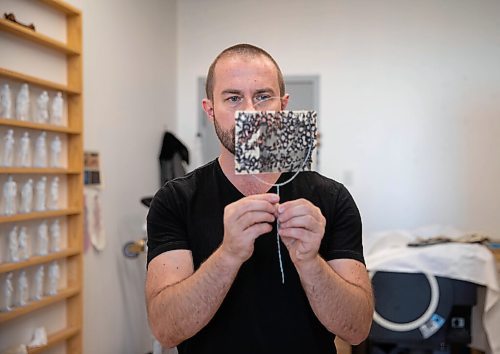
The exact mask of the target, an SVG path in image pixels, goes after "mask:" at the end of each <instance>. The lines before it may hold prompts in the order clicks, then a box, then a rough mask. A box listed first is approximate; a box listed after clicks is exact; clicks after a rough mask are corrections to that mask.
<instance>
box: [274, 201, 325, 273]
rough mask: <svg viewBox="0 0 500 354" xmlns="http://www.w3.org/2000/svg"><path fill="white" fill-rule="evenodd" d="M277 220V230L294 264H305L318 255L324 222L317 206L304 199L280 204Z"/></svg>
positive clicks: (323, 231)
mask: <svg viewBox="0 0 500 354" xmlns="http://www.w3.org/2000/svg"><path fill="white" fill-rule="evenodd" d="M278 222H279V230H278V232H279V234H280V236H281V239H282V240H283V243H284V244H285V246H286V247H287V248H288V252H289V253H290V257H291V259H292V261H293V263H294V264H296V265H297V264H298V263H304V264H305V263H307V262H308V261H310V260H313V259H314V258H315V257H316V256H317V255H318V251H319V246H320V244H321V240H322V238H323V235H324V233H325V224H326V220H325V217H324V216H323V214H321V210H320V209H319V208H318V207H316V206H314V205H313V204H312V203H311V202H310V201H308V200H306V199H297V200H293V201H289V202H286V203H283V204H280V205H279V207H278Z"/></svg>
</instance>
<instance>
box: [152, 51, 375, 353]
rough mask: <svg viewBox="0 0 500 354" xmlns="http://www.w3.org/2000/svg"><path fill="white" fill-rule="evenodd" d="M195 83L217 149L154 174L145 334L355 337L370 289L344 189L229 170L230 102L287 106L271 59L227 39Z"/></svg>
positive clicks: (288, 343)
mask: <svg viewBox="0 0 500 354" xmlns="http://www.w3.org/2000/svg"><path fill="white" fill-rule="evenodd" d="M206 94H207V98H205V99H204V100H203V102H202V104H203V109H204V110H205V112H206V114H207V116H208V119H210V120H211V121H213V123H214V126H215V130H216V133H217V136H218V137H219V140H220V143H221V150H220V151H221V153H220V156H219V157H218V159H216V160H214V161H212V162H210V163H208V164H207V165H205V166H203V167H200V168H199V169H197V170H195V171H193V172H191V173H189V174H188V175H187V176H185V177H182V178H178V179H175V180H173V181H170V182H168V183H166V184H165V185H164V186H163V187H162V188H161V189H160V191H158V193H157V194H156V196H155V198H154V199H153V202H152V204H151V208H150V212H149V214H148V272H147V281H146V297H147V308H148V315H149V321H150V325H151V328H152V331H153V333H154V335H155V336H156V338H157V339H158V340H159V341H160V342H161V343H162V344H163V346H165V347H174V346H176V345H177V346H178V350H179V352H180V353H234V354H241V353H255V354H262V353H287V354H289V353H308V354H309V353H335V352H336V350H335V346H334V343H333V340H334V337H335V336H334V335H338V336H339V337H341V338H342V339H344V340H346V341H347V342H350V343H352V344H357V343H359V342H361V341H362V340H364V339H365V338H366V336H367V334H368V331H369V328H370V324H371V318H372V312H373V299H372V292H371V287H370V281H369V278H368V275H367V271H366V268H365V266H364V263H363V262H364V259H363V254H362V245H361V220H360V216H359V212H358V209H357V207H356V205H355V203H354V201H353V199H352V197H351V196H350V194H349V192H348V191H347V190H346V189H345V187H344V186H342V185H341V184H340V183H337V182H335V181H332V180H330V179H327V178H325V177H322V176H320V175H319V174H317V173H315V172H302V173H300V174H299V175H298V176H297V177H296V178H295V179H294V180H293V181H292V182H290V183H289V184H287V185H285V186H283V187H281V188H280V196H278V195H277V194H275V188H269V186H268V184H267V183H269V184H273V183H281V182H284V181H286V180H287V179H289V178H290V175H291V173H283V174H279V173H270V174H262V175H260V176H259V179H260V180H259V179H256V178H255V177H254V176H252V175H236V174H235V172H234V151H235V146H234V144H235V143H234V141H235V140H234V125H235V118H234V113H235V111H236V110H255V109H258V110H261V109H265V110H280V109H285V108H286V106H287V103H288V99H289V96H288V95H287V94H285V87H284V83H283V76H282V74H281V71H280V69H279V67H278V65H277V64H276V62H275V61H274V59H273V58H272V57H271V56H270V55H269V54H268V53H267V52H265V51H263V50H262V49H260V48H257V47H254V46H251V45H247V44H240V45H236V46H233V47H230V48H228V49H226V50H224V51H223V52H222V53H221V54H219V56H218V57H217V58H216V59H215V61H214V62H213V63H212V65H211V67H210V69H209V72H208V77H207V85H206ZM262 180H263V181H264V182H265V183H263V182H262ZM277 221H279V223H280V228H279V230H278V231H279V235H280V239H281V241H282V242H283V244H284V245H285V246H286V251H285V250H283V252H282V262H283V270H284V275H285V282H284V283H282V281H281V273H280V269H279V259H278V252H277V244H276V238H275V235H276V231H277V230H276V224H277ZM284 248H285V247H282V249H284Z"/></svg>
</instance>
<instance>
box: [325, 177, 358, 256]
mask: <svg viewBox="0 0 500 354" xmlns="http://www.w3.org/2000/svg"><path fill="white" fill-rule="evenodd" d="M329 221H330V222H331V225H330V227H328V228H327V232H328V233H329V234H328V235H325V238H326V242H325V243H326V244H325V250H324V257H325V259H326V260H327V261H329V260H332V259H341V258H349V259H355V260H357V261H360V262H362V263H363V264H364V263H365V261H364V257H363V244H362V226H361V216H360V214H359V210H358V207H357V206H356V203H355V202H354V199H353V198H352V196H351V194H350V193H349V191H348V190H347V189H346V188H345V186H344V185H342V184H339V190H338V193H337V195H336V198H334V200H333V208H332V211H331V215H330V216H329Z"/></svg>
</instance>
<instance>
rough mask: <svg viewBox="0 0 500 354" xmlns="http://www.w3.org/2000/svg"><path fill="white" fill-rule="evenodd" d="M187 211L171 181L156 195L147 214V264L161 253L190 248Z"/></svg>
mask: <svg viewBox="0 0 500 354" xmlns="http://www.w3.org/2000/svg"><path fill="white" fill-rule="evenodd" d="M183 215H186V213H185V212H184V211H183V206H182V198H180V196H178V195H177V193H176V192H175V190H174V189H173V188H172V187H171V186H170V184H169V183H167V184H165V185H164V186H163V187H162V188H161V189H160V190H159V191H158V192H157V193H156V195H155V196H154V198H153V200H152V201H151V206H150V207H149V212H148V216H147V234H148V258H147V264H148V265H149V262H151V260H152V259H153V258H154V257H156V256H158V255H159V254H161V253H163V252H166V251H172V250H177V249H189V243H188V241H187V235H186V220H185V216H183Z"/></svg>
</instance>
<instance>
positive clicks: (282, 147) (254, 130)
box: [235, 111, 317, 174]
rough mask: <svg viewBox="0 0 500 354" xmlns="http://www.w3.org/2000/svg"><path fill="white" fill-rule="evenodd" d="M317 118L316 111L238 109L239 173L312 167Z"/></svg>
mask: <svg viewBox="0 0 500 354" xmlns="http://www.w3.org/2000/svg"><path fill="white" fill-rule="evenodd" d="M316 118H317V117H316V112H315V111H279V112H271V111H269V112H253V111H252V112H250V111H237V112H236V114H235V119H236V124H235V170H236V173H237V174H256V173H269V172H297V171H309V170H310V169H311V163H312V154H313V150H314V148H315V147H316V129H317V128H316Z"/></svg>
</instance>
